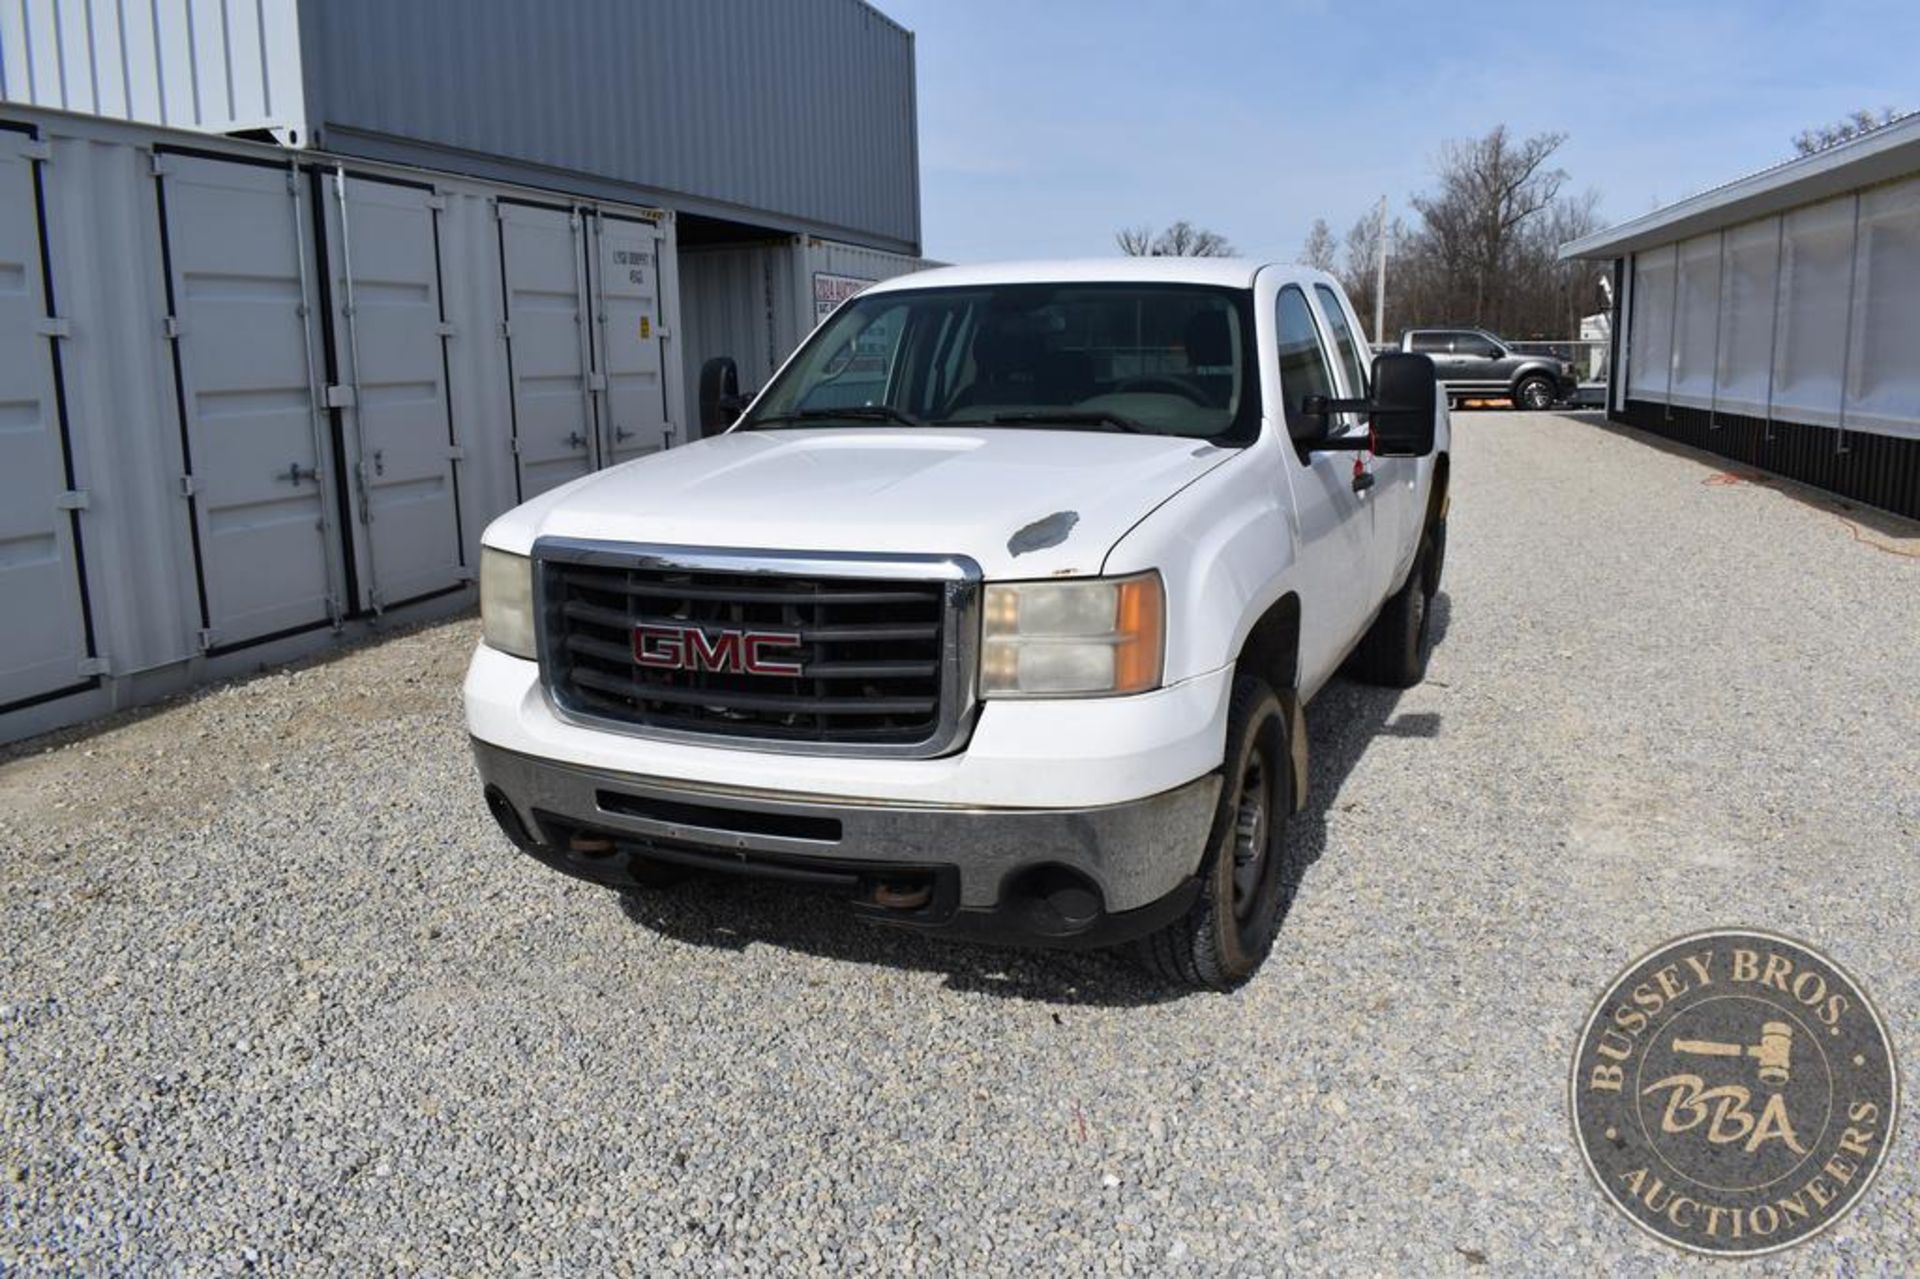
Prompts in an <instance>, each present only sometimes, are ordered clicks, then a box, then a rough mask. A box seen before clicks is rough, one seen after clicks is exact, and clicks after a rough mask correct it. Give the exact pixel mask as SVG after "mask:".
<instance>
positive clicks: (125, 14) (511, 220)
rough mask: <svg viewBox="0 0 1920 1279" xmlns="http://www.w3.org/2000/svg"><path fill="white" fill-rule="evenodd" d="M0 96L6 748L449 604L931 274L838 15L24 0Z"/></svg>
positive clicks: (851, 17)
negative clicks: (738, 388)
mask: <svg viewBox="0 0 1920 1279" xmlns="http://www.w3.org/2000/svg"><path fill="white" fill-rule="evenodd" d="M0 68H3V69H4V76H5V79H4V82H3V89H4V96H5V97H6V99H7V101H5V102H0V594H3V595H4V597H5V598H6V599H7V601H8V607H7V609H5V610H0V741H5V740H9V739H12V738H16V737H20V736H24V735H26V734H29V733H33V732H38V731H41V730H43V729H46V728H50V727H55V726H58V725H60V724H66V723H72V722H76V721H78V720H81V719H85V718H88V717H90V716H93V715H97V714H100V713H102V712H104V711H108V710H113V709H117V708H121V707H125V706H131V705H137V704H139V703H141V702H144V701H148V700H151V699H153V698H155V697H158V696H163V695H166V694H168V693H171V692H174V691H178V690H180V689H183V688H186V687H190V686H192V685H193V684H195V683H197V682H200V681H203V680H206V679H210V678H218V677H221V676H224V675H228V674H234V673H239V672H243V671H246V670H250V669H254V668H257V667H259V666H261V665H263V664H267V663H277V662H282V661H286V660H289V659H291V658H294V657H298V656H300V655H301V654H303V653H307V652H311V651H314V650H315V649H317V648H320V647H323V646H325V645H327V644H330V643H333V642H335V641H336V640H337V639H338V638H339V637H341V636H348V635H353V634H359V633H365V632H367V631H369V630H372V629H376V628H378V627H380V626H383V625H386V624H389V623H390V622H394V621H408V620H417V619H422V618H426V617H431V616H434V615H436V614H443V613H446V612H450V611H454V610H457V609H460V608H464V607H467V606H468V605H470V604H471V602H472V598H473V569H472V566H473V565H474V564H475V563H476V562H477V541H478V537H479V534H480V530H481V529H482V528H483V527H484V525H485V524H486V522H487V521H488V520H489V519H491V518H492V516H493V515H495V514H497V513H498V512H500V511H503V510H505V509H507V508H508V507H510V506H512V505H514V504H515V503H517V502H519V501H521V500H523V499H525V498H528V497H531V496H533V495H534V494H536V493H538V492H540V491H542V490H544V489H546V488H549V487H552V486H553V485H555V484H558V483H563V482H565V481H566V480H568V479H572V478H574V477H576V476H579V475H582V474H585V473H586V472H588V471H590V470H593V469H596V468H598V467H603V466H611V465H615V464H618V463H620V462H622V461H626V460H630V459H633V458H636V457H639V456H641V455H644V454H646V453H649V452H652V451H654V450H657V449H660V448H664V447H672V446H675V445H677V444H680V443H684V442H685V441H687V440H688V439H690V438H694V437H696V436H697V426H696V423H695V418H694V414H693V412H692V410H691V401H692V398H693V397H692V395H691V394H690V390H691V381H692V377H693V374H694V373H695V372H696V371H697V369H698V367H699V363H700V361H701V360H702V359H704V358H705V357H706V356H708V355H713V354H733V355H737V356H739V357H741V358H742V363H743V365H744V366H745V368H746V369H747V371H748V376H749V377H750V378H752V377H755V376H757V375H761V374H763V373H764V372H765V371H767V370H769V369H770V368H771V367H772V365H773V364H776V363H777V362H778V361H779V360H780V359H783V358H784V357H785V355H786V353H787V351H788V350H789V349H790V348H791V346H792V345H793V344H795V343H797V342H798V341H799V339H800V338H801V337H803V336H805V334H806V332H807V331H808V329H809V327H810V325H811V323H812V321H813V320H814V318H815V317H816V316H817V314H818V310H819V308H820V307H821V306H823V305H830V304H831V303H832V302H837V301H838V300H839V298H841V297H843V296H844V295H845V294H846V292H848V291H849V290H852V289H857V288H858V287H859V286H860V284H861V283H862V282H863V281H865V280H872V279H879V278H882V277H884V276H887V275H893V274H898V273H899V272H901V271H905V270H910V269H913V268H914V267H916V266H917V265H919V263H918V260H917V259H916V258H914V257H911V256H909V255H908V254H906V253H902V252H900V251H899V250H902V249H906V250H912V249H914V248H916V247H917V242H918V236H919V218H918V198H917V176H916V174H915V171H914V153H913V152H914V145H913V137H914V119H913V66H912V42H911V36H910V35H909V34H908V33H906V32H904V31H902V30H901V29H900V28H898V27H897V26H895V25H894V24H892V23H891V22H888V21H887V20H886V19H885V18H883V17H881V16H880V15H879V14H878V13H877V12H875V11H874V10H872V9H870V8H868V7H867V6H865V5H863V4H860V3H858V2H857V0H701V2H697V3H682V2H681V0H647V2H644V3H640V2H636V3H621V2H618V0H605V2H598V3H590V2H589V0H557V2H554V3H533V2H532V0H527V2H526V3H510V2H509V0H471V2H466V3H450V2H446V0H409V2H408V3H403V4H400V3H396V4H383V3H377V2H376V0H304V2H303V3H297V2H296V0H151V2H149V3H135V2H134V0H20V2H15V3H0ZM656 74H657V78H656ZM608 104H613V105H611V106H609V105H608ZM80 112H84V113H85V114H81V113H80ZM569 121H571V122H572V123H571V126H570V125H569ZM181 126H187V127H185V128H183V127H181ZM189 130H197V131H189ZM743 262H750V263H751V268H750V269H737V268H738V267H739V264H740V263H743ZM8 281H11V282H12V284H11V286H7V282H8ZM683 281H684V283H683Z"/></svg>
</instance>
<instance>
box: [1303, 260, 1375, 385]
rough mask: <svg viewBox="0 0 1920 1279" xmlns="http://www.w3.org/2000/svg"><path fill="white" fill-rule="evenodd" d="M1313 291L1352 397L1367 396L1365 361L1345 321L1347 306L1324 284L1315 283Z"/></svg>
mask: <svg viewBox="0 0 1920 1279" xmlns="http://www.w3.org/2000/svg"><path fill="white" fill-rule="evenodd" d="M1313 291H1314V294H1315V295H1316V296H1318V297H1319V299H1320V310H1321V311H1322V312H1323V313H1324V314H1325V315H1326V317H1327V327H1329V328H1331V329H1332V330H1333V345H1334V348H1335V349H1336V350H1338V351H1339V352H1340V366H1341V367H1342V368H1344V369H1345V370H1346V371H1347V385H1348V386H1349V387H1351V388H1353V392H1352V393H1353V397H1354V398H1355V399H1357V400H1364V399H1366V398H1367V361H1366V357H1365V356H1363V355H1362V354H1361V353H1360V340H1359V339H1358V338H1357V337H1355V336H1354V333H1353V326H1352V325H1351V324H1349V323H1347V308H1346V307H1345V306H1342V305H1341V303H1340V295H1339V294H1338V293H1336V292H1334V290H1332V289H1331V288H1329V287H1328V286H1326V285H1324V284H1316V285H1314V286H1313Z"/></svg>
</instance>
